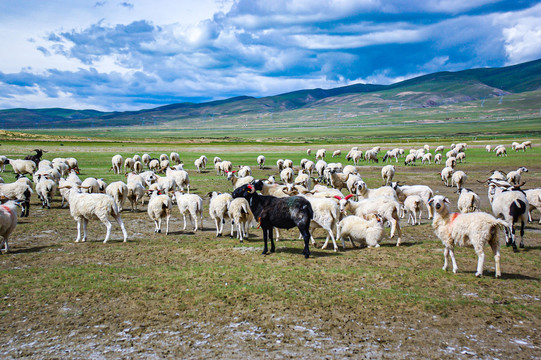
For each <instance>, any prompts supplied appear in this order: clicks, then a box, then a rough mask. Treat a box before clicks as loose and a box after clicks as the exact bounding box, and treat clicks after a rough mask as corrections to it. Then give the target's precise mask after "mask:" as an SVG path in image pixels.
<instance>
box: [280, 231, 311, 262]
mask: <svg viewBox="0 0 541 360" xmlns="http://www.w3.org/2000/svg"><path fill="white" fill-rule="evenodd" d="M299 230H300V232H301V234H302V237H303V238H304V249H303V250H302V253H303V255H304V257H305V258H306V259H308V257H310V248H309V247H308V245H309V244H310V231H309V226H300V227H299ZM271 241H272V240H271Z"/></svg>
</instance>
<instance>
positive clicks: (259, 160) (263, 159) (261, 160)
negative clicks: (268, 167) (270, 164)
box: [257, 155, 265, 169]
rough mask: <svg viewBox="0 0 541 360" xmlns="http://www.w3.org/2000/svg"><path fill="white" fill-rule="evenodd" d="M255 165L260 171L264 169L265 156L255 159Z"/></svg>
mask: <svg viewBox="0 0 541 360" xmlns="http://www.w3.org/2000/svg"><path fill="white" fill-rule="evenodd" d="M257 165H259V168H260V169H263V168H264V167H265V156H264V155H259V156H258V157H257Z"/></svg>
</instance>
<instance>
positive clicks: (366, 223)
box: [336, 215, 384, 248]
mask: <svg viewBox="0 0 541 360" xmlns="http://www.w3.org/2000/svg"><path fill="white" fill-rule="evenodd" d="M337 228H338V229H337V235H336V237H337V238H339V239H340V240H341V241H342V247H343V248H345V247H346V246H345V245H346V244H345V242H344V238H346V237H347V238H349V241H350V242H351V244H352V245H353V246H356V245H355V243H354V242H353V240H356V241H358V242H359V243H360V246H361V247H362V246H367V247H369V248H370V247H375V248H378V247H379V243H380V242H381V239H383V234H384V230H383V222H382V221H381V219H380V218H378V217H377V216H374V217H372V219H371V220H365V219H364V218H362V217H360V216H355V215H349V216H346V217H345V218H344V219H342V221H340V222H339V223H338V226H337Z"/></svg>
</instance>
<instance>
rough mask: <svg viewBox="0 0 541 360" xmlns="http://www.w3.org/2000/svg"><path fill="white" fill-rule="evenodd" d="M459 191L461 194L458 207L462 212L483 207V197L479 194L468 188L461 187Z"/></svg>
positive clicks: (473, 210) (469, 211)
mask: <svg viewBox="0 0 541 360" xmlns="http://www.w3.org/2000/svg"><path fill="white" fill-rule="evenodd" d="M458 193H459V194H460V195H459V197H458V202H457V207H458V210H459V211H460V212H461V213H463V214H465V213H471V212H475V211H479V209H480V208H481V199H480V198H479V195H477V194H476V193H474V192H473V191H472V190H470V189H466V188H461V189H460V190H458Z"/></svg>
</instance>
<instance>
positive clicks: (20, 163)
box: [5, 159, 37, 174]
mask: <svg viewBox="0 0 541 360" xmlns="http://www.w3.org/2000/svg"><path fill="white" fill-rule="evenodd" d="M5 163H6V164H9V165H11V167H12V168H13V172H14V173H15V174H33V173H34V172H35V171H36V169H37V166H36V163H35V162H33V161H32V160H22V159H14V160H12V159H7V160H6V161H5Z"/></svg>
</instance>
